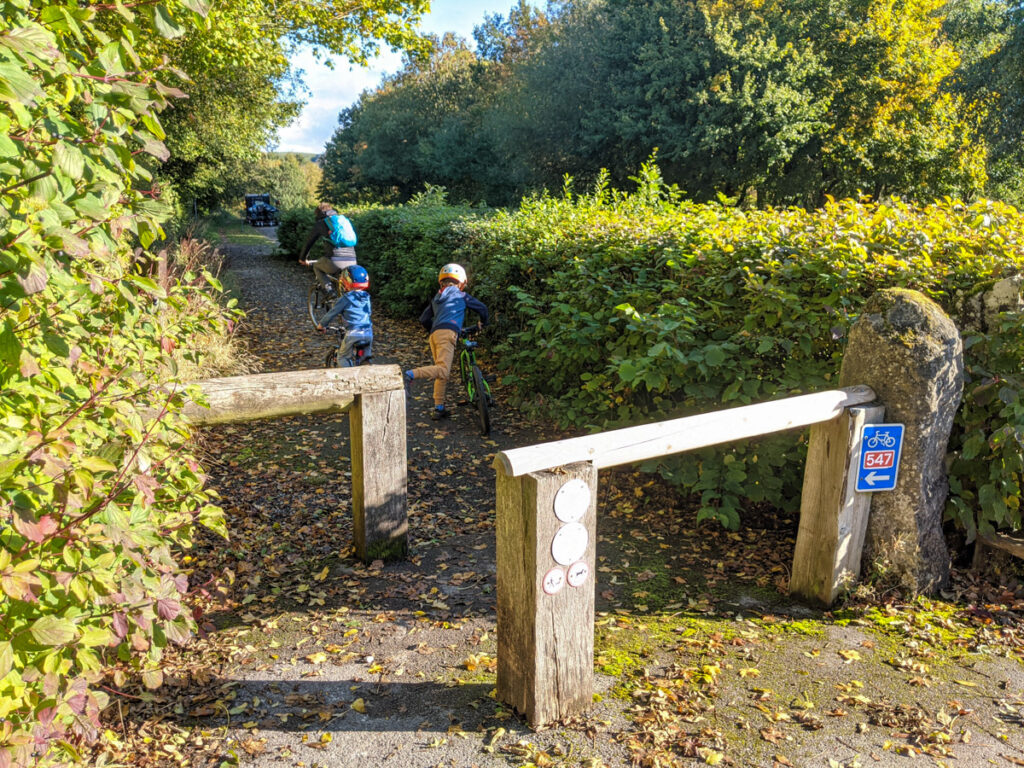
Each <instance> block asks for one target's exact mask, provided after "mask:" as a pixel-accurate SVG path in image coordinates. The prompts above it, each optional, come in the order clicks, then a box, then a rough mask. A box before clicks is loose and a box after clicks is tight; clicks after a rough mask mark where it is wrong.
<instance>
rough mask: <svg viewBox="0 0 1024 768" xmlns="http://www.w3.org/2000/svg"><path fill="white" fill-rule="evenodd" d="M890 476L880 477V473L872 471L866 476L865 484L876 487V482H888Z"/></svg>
mask: <svg viewBox="0 0 1024 768" xmlns="http://www.w3.org/2000/svg"><path fill="white" fill-rule="evenodd" d="M889 477H890V475H879V474H878V473H876V472H874V471H871V472H868V473H867V474H866V475H864V482H865V483H867V484H868V485H874V484H875V481H876V480H888V479H889Z"/></svg>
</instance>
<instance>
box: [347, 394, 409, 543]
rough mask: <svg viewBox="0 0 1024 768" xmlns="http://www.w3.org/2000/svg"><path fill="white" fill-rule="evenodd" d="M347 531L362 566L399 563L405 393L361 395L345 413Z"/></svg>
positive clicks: (403, 527) (404, 520)
mask: <svg viewBox="0 0 1024 768" xmlns="http://www.w3.org/2000/svg"><path fill="white" fill-rule="evenodd" d="M349 436H350V439H351V441H352V528H353V533H354V538H355V545H356V556H357V557H359V558H360V559H362V560H364V561H367V562H369V561H371V560H377V559H380V560H394V559H397V558H401V557H405V555H406V552H407V549H408V543H407V534H408V529H409V523H408V517H407V515H406V509H407V506H408V504H407V495H406V493H407V488H406V445H405V389H404V387H403V388H401V389H393V390H389V391H386V392H373V393H369V394H361V395H359V396H357V397H356V401H355V404H354V405H353V407H352V409H351V410H350V411H349Z"/></svg>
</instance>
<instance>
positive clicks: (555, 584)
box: [542, 568, 565, 595]
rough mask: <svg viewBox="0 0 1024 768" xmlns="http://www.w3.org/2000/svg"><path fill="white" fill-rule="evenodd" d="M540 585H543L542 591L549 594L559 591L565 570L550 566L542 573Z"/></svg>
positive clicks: (563, 584)
mask: <svg viewBox="0 0 1024 768" xmlns="http://www.w3.org/2000/svg"><path fill="white" fill-rule="evenodd" d="M542 586H543V587H544V592H545V593H547V594H549V595H553V594H555V593H556V592H559V591H561V589H562V587H564V586H565V571H563V570H562V569H561V568H552V569H551V570H550V571H548V572H547V573H545V574H544V581H543V582H542Z"/></svg>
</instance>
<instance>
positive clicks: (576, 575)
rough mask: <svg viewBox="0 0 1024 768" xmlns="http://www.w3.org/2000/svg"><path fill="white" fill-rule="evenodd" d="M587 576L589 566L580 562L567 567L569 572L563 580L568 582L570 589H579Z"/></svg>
mask: <svg viewBox="0 0 1024 768" xmlns="http://www.w3.org/2000/svg"><path fill="white" fill-rule="evenodd" d="M589 575H590V566H589V565H587V564H586V563H584V562H583V561H582V560H580V561H579V562H578V563H573V564H572V565H570V566H569V571H568V573H567V574H566V577H565V578H566V580H567V581H568V582H569V586H570V587H579V586H582V585H583V583H584V582H585V581H586V580H587V577H588V576H589Z"/></svg>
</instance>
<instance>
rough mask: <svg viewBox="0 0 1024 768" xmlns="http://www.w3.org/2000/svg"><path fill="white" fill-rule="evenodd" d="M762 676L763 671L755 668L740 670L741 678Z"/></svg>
mask: <svg viewBox="0 0 1024 768" xmlns="http://www.w3.org/2000/svg"><path fill="white" fill-rule="evenodd" d="M760 674H761V670H759V669H754V668H753V667H745V668H743V669H741V670H740V677H758V676H760Z"/></svg>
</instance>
